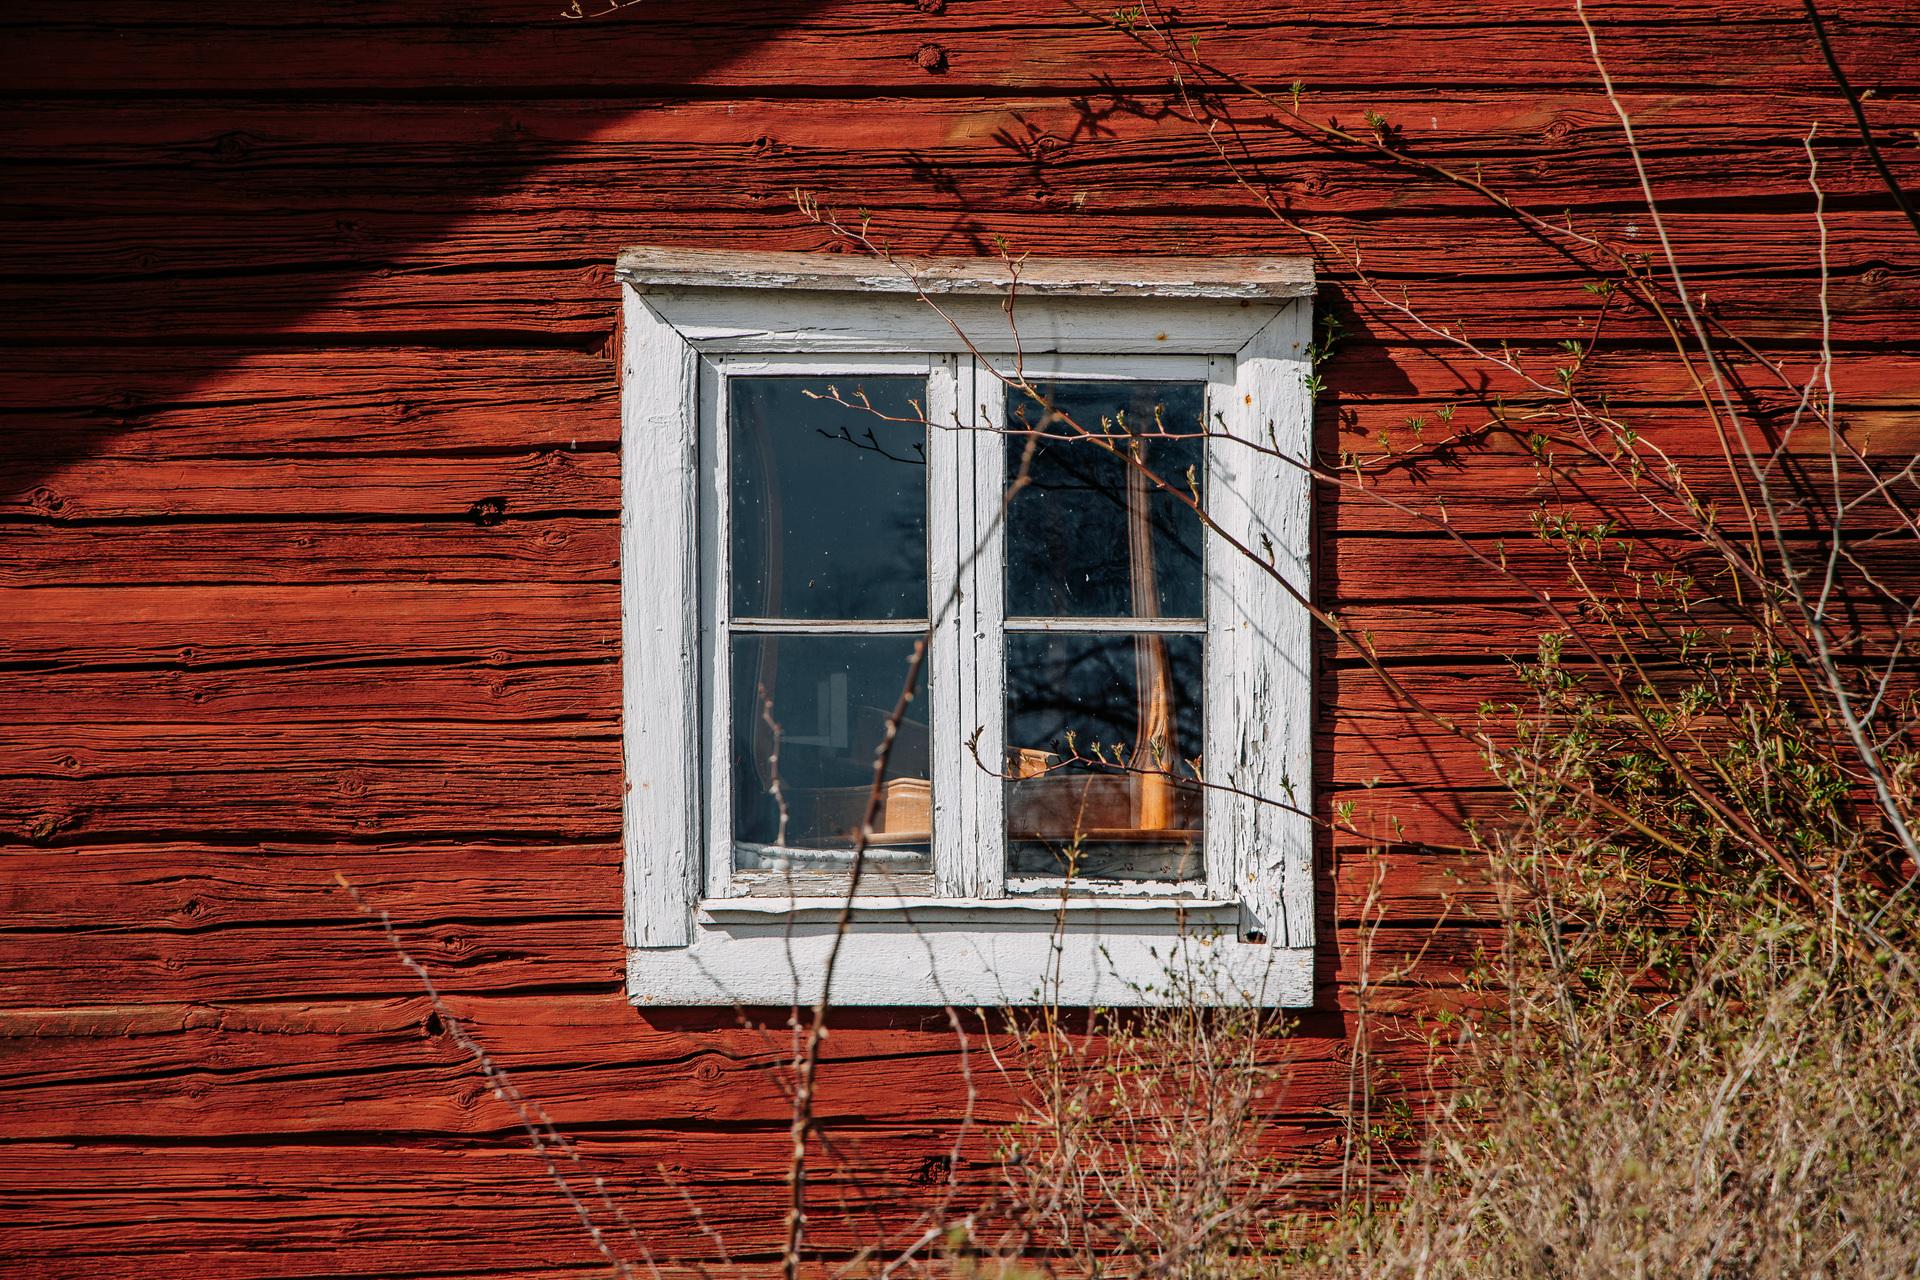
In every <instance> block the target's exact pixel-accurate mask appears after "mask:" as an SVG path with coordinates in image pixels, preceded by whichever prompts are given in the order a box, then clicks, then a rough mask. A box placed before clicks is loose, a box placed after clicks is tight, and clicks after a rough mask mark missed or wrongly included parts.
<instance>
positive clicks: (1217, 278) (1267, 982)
mask: <svg viewBox="0 0 1920 1280" xmlns="http://www.w3.org/2000/svg"><path fill="white" fill-rule="evenodd" d="M618 276H619V279H620V282H621V289H622V295H623V297H622V302H623V308H622V310H623V335H622V336H623V358H622V367H621V378H622V386H621V448H622V454H621V456H622V463H621V490H622V505H621V641H622V656H623V679H622V687H623V731H622V743H623V749H624V756H625V766H626V795H625V806H624V824H623V827H624V837H623V844H624V862H625V884H626V904H625V906H626V913H625V918H626V929H625V936H626V946H627V954H628V960H627V990H628V996H629V998H630V999H631V1000H632V1001H633V1002H634V1003H636V1004H645V1005H729V1004H737V1005H789V1004H793V1003H801V1004H810V1003H812V1002H813V1001H814V1000H815V999H816V998H817V997H818V995H819V985H820V980H821V975H822V973H823V972H824V970H825V967H826V956H827V952H828V949H829V947H830V946H831V945H832V943H833V939H834V935H835V933H836V932H837V924H838V920H839V917H840V913H841V911H842V908H843V906H845V905H846V904H845V902H844V895H842V894H836V893H827V892H813V893H809V892H808V891H806V890H804V889H800V890H793V889H791V888H789V889H788V890H785V891H781V892H777V893H769V892H768V891H767V890H766V888H765V886H761V887H759V888H758V889H754V888H752V887H750V886H747V885H745V883H744V882H743V881H742V880H741V879H740V877H739V876H738V875H736V873H734V872H733V869H732V859H731V856H730V854H729V853H728V851H729V850H730V848H731V844H730V836H729V833H727V832H726V831H724V830H712V829H710V828H709V824H708V821H707V813H708V811H709V807H710V804H711V800H710V796H711V794H712V792H713V790H714V787H713V780H712V776H711V775H712V774H713V773H714V772H715V771H714V769H713V768H712V767H711V764H710V763H703V762H709V761H710V760H711V758H712V752H713V750H714V744H715V743H716V742H717V741H719V739H717V738H716V737H715V735H716V734H717V733H721V732H723V731H724V725H721V726H719V727H718V728H716V724H718V720H717V719H716V714H717V713H715V712H714V711H713V710H712V706H713V700H712V698H711V696H710V693H711V687H710V681H711V679H712V676H711V675H710V674H709V672H708V670H707V666H708V657H709V655H711V654H713V653H715V652H718V651H719V647H718V646H716V642H715V639H714V636H713V635H712V634H711V632H712V630H713V628H714V627H715V625H716V624H715V621H714V617H715V615H716V614H717V613H718V611H719V604H718V601H719V599H720V596H719V594H718V592H719V586H718V584H717V582H716V581H715V574H714V573H713V572H712V571H711V570H710V569H707V568H704V567H703V563H704V562H703V551H705V550H708V549H710V548H711V547H712V546H713V545H714V544H715V542H716V541H717V538H716V532H715V530H714V529H713V528H711V527H708V528H706V529H704V530H703V528H702V525H701V521H702V519H703V515H704V516H705V518H707V519H708V520H709V521H711V519H712V515H711V513H712V512H713V511H714V510H715V509H717V508H719V507H720V506H721V505H723V504H720V503H719V502H718V499H719V498H720V497H721V496H723V495H721V494H720V493H718V492H717V490H716V491H715V492H708V493H705V494H704V495H703V492H702V490H703V486H704V487H708V488H712V487H714V486H716V485H717V484H718V483H719V482H720V479H721V478H720V477H718V476H717V473H716V471H715V469H714V467H713V466H712V465H710V459H709V458H706V457H705V455H710V454H712V453H713V452H715V450H714V447H713V443H712V440H711V439H708V440H707V441H706V443H704V444H703V433H705V434H706V435H708V436H711V434H712V433H713V432H714V431H715V430H716V429H717V428H716V427H715V426H714V425H713V424H714V423H716V422H717V421H718V411H717V404H718V388H719V385H720V384H719V379H720V377H721V376H723V374H725V373H737V372H743V371H745V372H782V373H800V372H805V373H819V374H821V375H823V376H833V375H835V374H840V375H847V374H851V373H863V372H866V373H879V372H883V371H894V370H899V369H901V368H912V369H914V370H915V371H918V370H919V369H927V370H929V371H931V375H932V376H930V379H929V403H928V405H927V416H928V418H929V420H930V421H933V422H935V423H940V422H946V421H952V422H955V423H956V424H958V425H961V426H973V427H984V428H987V431H985V432H977V431H948V430H934V431H932V432H930V433H929V438H928V449H929V452H930V454H936V453H938V451H941V450H959V449H966V450H970V451H971V452H969V453H968V454H967V456H966V458H965V459H964V460H962V461H964V465H962V461H956V460H955V459H953V458H951V457H950V458H948V459H946V460H945V461H944V462H939V461H936V465H935V466H934V467H931V468H930V472H931V473H932V474H933V475H934V476H935V477H936V478H938V477H940V476H943V475H944V476H946V477H949V478H951V479H953V481H954V483H953V484H952V485H950V486H947V487H946V488H944V489H939V487H938V486H936V490H937V491H933V492H930V493H929V500H928V507H927V513H928V527H927V536H928V541H929V547H930V557H929V558H930V565H931V568H932V572H931V574H930V578H929V595H930V600H931V602H932V604H933V606H934V607H935V608H936V609H937V608H938V607H939V606H940V603H941V601H942V600H944V599H947V598H948V597H949V596H951V597H952V598H953V599H955V600H957V601H958V602H959V604H958V607H955V608H952V609H948V610H947V611H946V612H945V614H944V615H943V616H939V617H937V618H936V619H935V632H934V635H933V640H932V645H931V647H930V650H929V655H928V677H929V697H930V700H931V703H932V705H931V708H930V711H929V717H928V719H929V725H930V727H932V728H933V729H934V733H933V750H934V760H933V775H934V795H935V804H936V806H937V807H936V810H935V832H936V834H935V841H936V843H935V847H934V872H933V875H932V877H931V879H930V881H929V882H928V883H927V884H926V885H925V886H924V889H925V891H924V892H918V891H916V892H907V891H903V890H901V889H898V888H886V887H883V884H882V882H880V881H879V878H878V877H876V878H875V880H874V881H873V882H866V881H863V886H862V892H861V894H860V896H859V897H858V898H856V899H855V900H854V902H853V904H852V910H851V917H850V919H851V924H850V933H849V936H848V937H847V939H846V941H845V945H844V946H842V947H841V948H840V952H839V957H838V961H837V964H836V967H835V969H834V973H833V986H832V991H831V998H832V1002H833V1003H834V1004H841V1005H939V1004H951V1005H960V1006H991V1005H1026V1004H1034V1003H1039V1002H1043V1001H1045V1002H1057V1003H1059V1004H1061V1005H1068V1006H1076V1005H1096V1004H1097V1005H1110V1006H1111V1005H1131V1004H1152V1003H1160V1002H1162V1001H1165V1000H1168V999H1183V1000H1194V999H1197V1000H1201V1001H1205V1002H1218V1003H1230V1002H1250V1003H1257V1004H1262V1005H1269V1006H1294V1007H1298V1006H1305V1005H1308V1004H1310V1003H1311V998H1312V988H1313V937H1314V910H1313V908H1314V901H1313V899H1314V895H1313V828H1312V822H1311V819H1310V818H1309V817H1308V816H1307V815H1308V814H1309V813H1311V811H1312V794H1311V778H1312V731H1313V724H1312V705H1313V704H1312V661H1311V658H1312V645H1311V632H1310V630H1309V619H1308V615H1307V613H1306V610H1305V609H1304V608H1303V607H1302V606H1301V604H1300V603H1299V601H1298V600H1297V599H1295V598H1294V593H1297V594H1298V596H1299V597H1301V598H1306V597H1307V596H1308V595H1309V593H1310V590H1311V581H1310V573H1309V566H1310V557H1311V547H1312V540H1311V508H1312V502H1311V488H1310V481H1309V478H1308V476H1307V474H1306V471H1305V469H1304V467H1303V466H1300V465H1293V464H1292V463H1289V462H1287V461H1285V460H1283V459H1282V458H1276V457H1274V456H1272V454H1271V453H1270V452H1262V451H1257V450H1254V449H1251V448H1248V447H1247V446H1246V445H1244V444H1241V443H1237V442H1238V441H1245V440H1257V441H1259V442H1261V443H1262V444H1263V445H1264V446H1266V448H1267V449H1271V450H1277V451H1278V452H1279V453H1280V454H1282V455H1284V456H1285V458H1290V459H1295V460H1298V461H1299V462H1302V463H1304V461H1305V460H1306V458H1307V457H1308V453H1309V448H1310V442H1311V396H1310V393H1309V390H1308V373H1309V354H1308V341H1309V335H1310V331H1311V305H1312V293H1313V274H1312V268H1311V264H1310V263H1309V262H1307V261H1306V260H1303V259H1297V258H1282V259H1275V258H1256V259H1247V258H1241V259H1231V258H1220V259H1171V258H1154V259H1132V258H1129V259H1105V260H1102V259H1091V260H1064V259H1050V260H1031V259H1029V260H1027V261H1025V262H1023V263H1021V264H1020V266H1019V269H1018V280H1017V283H1016V282H1015V278H1014V272H1013V269H1012V268H1010V267H1008V266H1007V265H1006V264H1004V263H1001V262H998V261H994V260H990V259H943V260H935V261H931V262H918V263H915V264H914V265H913V266H912V267H911V268H910V269H909V268H906V267H902V266H898V265H895V264H890V263H883V262H876V261H873V260H868V259H859V258H853V257H849V256H843V255H819V254H792V253H742V252H732V251H712V250H681V249H673V250H656V249H633V250H628V251H627V252H626V253H624V254H622V255H621V259H620V264H619V268H618ZM1010 292H1011V293H1012V294H1013V296H1014V301H1013V304H1012V306H1011V307H1010V308H1009V307H1008V306H1007V299H1008V295H1009V293H1010ZM1016 367H1017V368H1018V369H1019V370H1021V371H1022V372H1023V373H1025V374H1026V375H1028V376H1032V377H1038V376H1041V375H1045V374H1058V375H1060V376H1064V377H1071V378H1074V379H1076V380H1079V379H1083V378H1100V377H1116V378H1117V377H1129V378H1141V377H1147V378H1151V377H1155V376H1162V377H1176V376H1177V377H1179V378H1181V379H1182V380H1200V379H1202V378H1204V379H1205V381H1206V383H1207V403H1208V414H1209V420H1210V425H1212V426H1214V427H1215V428H1217V429H1218V431H1219V434H1218V435H1216V436H1213V437H1210V438H1209V440H1208V442H1207V445H1206V476H1205V484H1204V488H1203V497H1204V501H1205V502H1206V507H1207V512H1208V515H1209V517H1210V518H1211V520H1212V522H1214V523H1216V524H1217V525H1218V526H1219V527H1220V529H1221V530H1223V531H1224V532H1225V533H1226V534H1227V535H1229V536H1230V537H1232V538H1233V539H1234V540H1235V541H1237V542H1238V543H1240V544H1241V545H1242V546H1244V547H1248V548H1252V549H1253V550H1254V551H1255V552H1256V553H1257V554H1259V555H1262V556H1264V557H1266V559H1267V563H1268V565H1269V566H1271V572H1270V571H1269V569H1267V568H1263V567H1262V566H1260V565H1257V564H1254V563H1251V562H1249V561H1248V559H1247V558H1246V557H1245V556H1244V555H1241V554H1239V553H1238V552H1236V551H1235V550H1234V549H1233V548H1232V547H1231V546H1230V545H1228V544H1227V543H1226V541H1225V540H1224V539H1222V538H1221V537H1220V536H1219V535H1218V534H1215V533H1213V532H1209V533H1207V535H1206V570H1205V572H1206V605H1205V613H1206V617H1205V621H1204V624H1203V627H1202V633H1203V634H1204V637H1205V643H1206V664H1205V666H1206V673H1207V674H1206V689H1205V691H1204V697H1205V704H1204V723H1205V738H1206V741H1205V743H1204V752H1203V758H1204V760H1205V761H1206V765H1205V768H1206V775H1207V776H1206V781H1207V783H1208V784H1209V785H1208V788H1207V791H1206V793H1205V802H1204V804H1205V808H1204V816H1205V821H1204V824H1203V825H1204V829H1205V831H1206V835H1205V844H1206V847H1205V858H1204V863H1205V869H1206V876H1205V881H1204V883H1201V882H1191V883H1185V884H1165V885H1144V886H1142V885H1124V886H1119V887H1118V888H1113V887H1112V886H1107V888H1109V889H1111V891H1110V892H1089V891H1087V887H1086V886H1084V885H1077V886H1076V889H1075V892H1073V893H1071V894H1068V893H1063V892H1062V891H1061V889H1060V887H1059V886H1058V885H1057V883H1056V884H1042V883H1029V882H1024V881H1015V882H1009V881H1008V879H1007V877H1006V875H1005V871H1004V868H1005V834H1004V816H1003V815H1004V807H1003V804H1002V803H1001V802H1000V800H999V787H1000V785H1001V784H1000V782H999V780H998V779H996V778H994V777H993V776H992V775H991V774H989V773H988V772H987V771H985V770H982V769H979V768H978V767H977V766H976V765H974V764H973V762H972V756H971V754H965V755H964V758H963V753H964V747H963V742H962V740H961V738H962V736H963V735H966V734H971V733H972V732H973V730H974V728H975V727H980V728H982V730H983V733H982V736H981V739H980V744H979V748H978V749H979V757H980V759H984V760H996V759H998V758H999V756H1000V753H1001V751H1002V746H1001V743H1000V742H999V741H998V738H999V735H1000V733H1001V729H1002V719H1001V714H1000V711H999V708H998V707H993V708H986V707H983V706H981V705H980V703H981V701H982V697H983V695H982V694H981V691H980V689H979V685H978V683H977V682H976V678H975V677H976V675H977V673H978V672H980V671H984V670H998V664H999V663H1000V661H1001V656H1000V655H1001V651H1002V642H1003V635H1004V630H1003V627H1002V623H1003V621H1004V618H1003V587H1002V581H1001V575H1002V570H1003V567H1004V564H1005V555H1004V548H1003V547H1001V546H1000V545H999V544H998V537H999V533H998V528H999V526H998V522H997V521H992V520H989V519H986V518H985V515H984V513H986V512H987V511H989V510H991V509H997V507H998V505H999V504H1000V503H1001V501H1002V497H1001V495H1002V492H1003V489H1004V484H1005V477H1004V475H1002V474H1000V472H1001V471H1002V470H1004V457H1005V454H1004V450H1003V449H1000V448H997V447H996V448H986V447H978V448H976V447H975V446H974V445H973V444H972V443H971V442H972V441H974V440H976V439H982V438H984V439H988V440H990V441H993V442H995V443H997V441H998V440H999V439H1000V437H999V435H998V434H997V431H998V428H999V427H1000V425H1001V424H1002V423H1004V421H1005V417H1004V412H1005V409H1004V406H1005V401H1004V391H1005V388H1004V385H1003V383H1002V382H1001V380H1000V377H999V376H997V372H996V371H998V372H1005V371H1008V370H1011V369H1013V368H1016ZM703 420H704V422H705V424H706V425H704V426H703ZM703 459H704V460H706V461H707V462H708V463H709V465H706V466H704V467H703ZM996 459H997V460H998V462H997V464H996V462H995V461H994V460H996ZM963 477H964V478H965V482H962V478H963ZM703 497H704V499H705V500H704V501H703ZM975 531H982V532H984V533H985V534H986V535H987V537H988V545H987V546H985V547H984V548H983V551H982V554H981V555H979V556H978V557H977V558H975V559H974V560H973V561H972V562H971V564H968V563H967V562H966V561H965V559H964V558H963V555H962V554H961V552H960V551H958V550H956V545H955V544H956V541H957V540H958V539H960V538H963V537H964V538H968V539H971V538H972V537H973V536H974V534H975ZM943 566H957V567H958V572H959V578H960V580H959V581H955V574H954V572H951V571H946V570H945V569H943ZM1276 576H1277V577H1278V578H1280V579H1281V580H1282V581H1280V582H1276V581H1275V580H1274V579H1275V577H1276ZM956 587H957V588H958V590H957V592H955V591H954V588H956ZM1147 625H1151V624H1147ZM1173 625H1174V626H1176V627H1177V626H1178V624H1173ZM1104 629H1108V630H1112V629H1122V630H1135V629H1143V628H1141V627H1136V626H1135V625H1134V624H1133V623H1131V622H1129V623H1127V624H1124V625H1123V626H1120V627H1118V628H1115V627H1114V626H1113V625H1111V624H1109V625H1108V626H1107V627H1105V628H1104ZM1187 629H1188V630H1191V629H1192V627H1191V624H1188V625H1187ZM998 684H999V681H998V680H993V681H990V682H989V688H992V687H997V686H998ZM967 708H972V710H971V711H969V710H967ZM962 725H964V726H965V727H964V729H961V730H960V731H959V733H954V732H943V731H942V726H962ZM1253 797H1267V798H1271V800H1274V801H1279V802H1280V803H1270V802H1267V801H1263V800H1259V799H1254V798H1253ZM715 850H720V852H715ZM1170 971H1171V972H1173V973H1176V974H1178V973H1185V974H1188V975H1199V976H1200V977H1201V979H1202V981H1201V983H1200V985H1199V986H1198V987H1197V988H1196V987H1194V986H1192V985H1191V984H1183V983H1180V982H1172V983H1170V981H1169V973H1170Z"/></svg>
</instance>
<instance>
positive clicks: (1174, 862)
mask: <svg viewBox="0 0 1920 1280" xmlns="http://www.w3.org/2000/svg"><path fill="white" fill-rule="evenodd" d="M1201 655H1202V641H1201V637H1199V636H1153V635H1138V634H1134V635H1126V634H1118V633H1100V634H1093V635H1088V634H1077V635H1076V634H1060V633H1054V634H1049V635H1036V634H1033V633H1018V632H1016V633H1014V634H1010V635H1008V636H1007V775H1008V782H1007V857H1008V871H1009V872H1010V873H1011V874H1013V875H1047V876H1058V875H1077V876H1088V877H1094V878H1103V879H1119V880H1191V879H1200V878H1203V877H1204V875H1205V868H1204V867H1203V866H1202V864H1201V809H1202V806H1201V789H1200V787H1199V785H1198V784H1197V781H1196V778H1197V766H1198V765H1199V764H1200V759H1199V757H1200V751H1201V742H1202V738H1201V706H1200V703H1201V698H1200V691H1201V690H1202V689H1203V688H1204V687H1205V685H1204V684H1203V682H1202V678H1201V677H1202V671H1201V662H1202V657H1201Z"/></svg>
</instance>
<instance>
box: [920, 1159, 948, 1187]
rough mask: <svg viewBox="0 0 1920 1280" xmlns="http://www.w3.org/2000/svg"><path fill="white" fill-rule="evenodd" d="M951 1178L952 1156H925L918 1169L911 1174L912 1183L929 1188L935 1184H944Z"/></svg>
mask: <svg viewBox="0 0 1920 1280" xmlns="http://www.w3.org/2000/svg"><path fill="white" fill-rule="evenodd" d="M952 1176H953V1157H952V1156H927V1157H925V1158H924V1159H922V1160H921V1161H920V1165H919V1167H918V1168H916V1169H915V1170H914V1171H913V1174H912V1178H913V1181H915V1182H917V1183H919V1184H920V1185H921V1186H923V1187H930V1186H933V1185H934V1184H936V1183H940V1182H945V1181H946V1180H947V1179H948V1178H950V1177H952Z"/></svg>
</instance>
